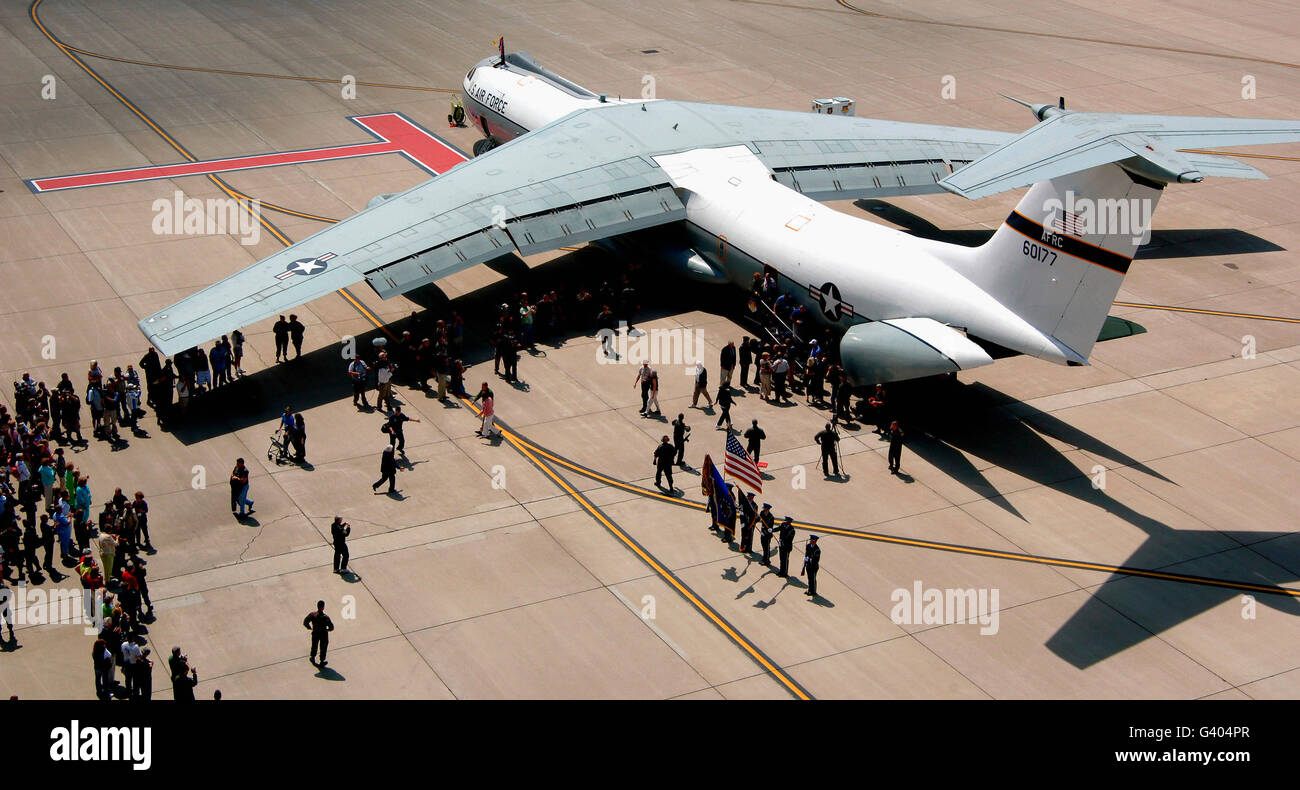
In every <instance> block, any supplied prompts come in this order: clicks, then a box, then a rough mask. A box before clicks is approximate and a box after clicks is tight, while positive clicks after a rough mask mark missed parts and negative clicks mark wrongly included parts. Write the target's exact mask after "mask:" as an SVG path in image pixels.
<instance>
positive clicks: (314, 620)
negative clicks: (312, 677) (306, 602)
mask: <svg viewBox="0 0 1300 790" xmlns="http://www.w3.org/2000/svg"><path fill="white" fill-rule="evenodd" d="M302 627H303V628H306V629H307V630H308V631H311V662H312V663H313V664H315V663H316V648H318V647H319V648H320V664H319V665H318V666H321V667H324V666H325V665H326V664H328V663H329V662H328V661H326V660H325V651H326V650H329V647H330V631H333V630H334V621H333V620H331V619H330V616H329V615H327V614H325V602H324V601H317V602H316V611H314V612H311V613H310V614H308V615H307V616H306V617H304V618H302Z"/></svg>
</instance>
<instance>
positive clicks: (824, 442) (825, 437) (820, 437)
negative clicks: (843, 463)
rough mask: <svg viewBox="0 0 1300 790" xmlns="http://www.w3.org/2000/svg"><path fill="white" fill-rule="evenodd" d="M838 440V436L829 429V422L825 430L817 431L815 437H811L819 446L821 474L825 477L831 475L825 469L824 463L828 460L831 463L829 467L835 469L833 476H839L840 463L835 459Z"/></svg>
mask: <svg viewBox="0 0 1300 790" xmlns="http://www.w3.org/2000/svg"><path fill="white" fill-rule="evenodd" d="M839 440H840V437H839V435H838V434H836V433H835V431H834V430H833V429H832V428H831V424H830V423H829V422H828V423H826V428H825V430H822V431H819V432H818V433H817V435H816V436H814V437H813V441H815V442H817V444H819V445H821V448H822V474H823V475H826V476H827V477H830V476H831V473H830V472H829V471H828V470H827V468H826V462H827V461H828V460H829V461H830V462H831V465H832V466H834V468H835V476H836V477H839V476H840V461H839V458H838V457H837V456H838V453H836V452H835V444H836V442H838V441H839Z"/></svg>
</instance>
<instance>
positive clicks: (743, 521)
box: [740, 491, 758, 553]
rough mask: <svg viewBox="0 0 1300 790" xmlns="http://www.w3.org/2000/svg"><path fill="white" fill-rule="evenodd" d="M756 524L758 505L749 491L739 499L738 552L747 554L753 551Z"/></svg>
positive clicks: (752, 493)
mask: <svg viewBox="0 0 1300 790" xmlns="http://www.w3.org/2000/svg"><path fill="white" fill-rule="evenodd" d="M757 522H758V505H757V504H756V503H755V502H754V492H753V491H749V492H747V493H746V494H745V495H744V496H743V497H741V498H740V550H741V552H742V553H749V552H752V551H753V550H754V525H755V524H756V523H757Z"/></svg>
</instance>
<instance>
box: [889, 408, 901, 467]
mask: <svg viewBox="0 0 1300 790" xmlns="http://www.w3.org/2000/svg"><path fill="white" fill-rule="evenodd" d="M902 455H903V429H902V428H900V427H898V420H894V421H893V422H891V423H890V424H889V473H890V474H892V475H896V474H898V466H899V461H900V460H901V458H902Z"/></svg>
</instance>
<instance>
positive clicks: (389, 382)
mask: <svg viewBox="0 0 1300 790" xmlns="http://www.w3.org/2000/svg"><path fill="white" fill-rule="evenodd" d="M394 367H395V366H394V365H393V363H392V362H389V361H388V354H387V353H384V352H380V354H379V368H378V370H376V371H375V379H376V381H378V382H379V393H378V395H376V396H375V401H376V403H377V405H378V406H379V408H381V409H383V410H384V411H386V412H391V411H392V410H393V407H394V406H396V405H397V404H396V403H395V402H394V401H393V368H394ZM385 404H387V405H385Z"/></svg>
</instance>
